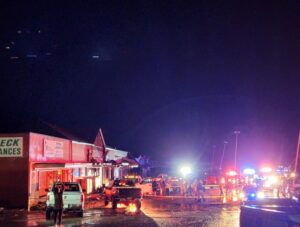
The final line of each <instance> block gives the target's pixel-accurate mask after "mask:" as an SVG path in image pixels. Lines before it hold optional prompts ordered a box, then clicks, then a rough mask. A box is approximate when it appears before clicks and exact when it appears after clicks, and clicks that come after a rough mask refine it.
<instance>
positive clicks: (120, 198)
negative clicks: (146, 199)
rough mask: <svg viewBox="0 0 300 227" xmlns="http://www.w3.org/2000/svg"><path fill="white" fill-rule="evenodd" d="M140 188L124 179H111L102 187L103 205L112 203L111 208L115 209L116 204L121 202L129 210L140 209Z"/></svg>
mask: <svg viewBox="0 0 300 227" xmlns="http://www.w3.org/2000/svg"><path fill="white" fill-rule="evenodd" d="M141 197H142V192H141V189H140V188H138V187H135V186H134V185H133V184H130V183H128V182H126V181H111V182H110V183H109V185H108V186H107V187H105V189H104V205H108V203H109V202H111V203H112V209H116V208H117V205H118V204H123V205H125V206H127V207H129V208H130V211H131V212H135V211H139V210H140V209H141Z"/></svg>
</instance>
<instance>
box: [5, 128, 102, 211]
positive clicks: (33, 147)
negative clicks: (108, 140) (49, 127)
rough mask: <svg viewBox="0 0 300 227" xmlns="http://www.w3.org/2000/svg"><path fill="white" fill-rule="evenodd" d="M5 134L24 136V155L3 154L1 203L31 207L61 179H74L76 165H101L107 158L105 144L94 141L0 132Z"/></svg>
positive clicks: (16, 136)
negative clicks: (93, 143) (94, 163)
mask: <svg viewBox="0 0 300 227" xmlns="http://www.w3.org/2000/svg"><path fill="white" fill-rule="evenodd" d="M1 137H2V138H3V137H4V138H7V137H10V138H11V137H13V138H19V137H21V138H22V141H23V145H22V153H23V155H22V157H1V156H0V181H1V182H2V183H1V186H0V206H1V205H3V206H5V207H11V208H28V209H29V208H30V207H31V206H32V205H34V204H36V203H37V202H38V201H39V199H40V196H43V195H46V192H45V189H46V188H48V187H49V186H50V185H52V183H53V182H54V181H56V180H57V179H60V180H61V181H74V180H75V177H74V176H73V173H74V168H75V167H74V166H81V165H82V166H85V165H90V164H91V162H96V164H99V163H100V164H101V163H102V162H103V160H104V147H96V146H94V145H92V144H87V143H77V142H72V141H70V140H67V139H62V138H57V137H53V136H47V135H43V134H38V133H21V134H0V138H1ZM0 145H1V144H0ZM0 148H1V146H0ZM72 165H74V166H72ZM99 168H101V167H99Z"/></svg>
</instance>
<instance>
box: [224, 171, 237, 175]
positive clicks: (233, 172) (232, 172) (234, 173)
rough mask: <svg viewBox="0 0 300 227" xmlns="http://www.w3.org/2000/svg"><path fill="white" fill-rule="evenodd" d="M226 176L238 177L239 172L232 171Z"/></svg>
mask: <svg viewBox="0 0 300 227" xmlns="http://www.w3.org/2000/svg"><path fill="white" fill-rule="evenodd" d="M226 174H227V175H228V176H236V175H237V172H236V171H233V170H231V171H228V172H227V173H226Z"/></svg>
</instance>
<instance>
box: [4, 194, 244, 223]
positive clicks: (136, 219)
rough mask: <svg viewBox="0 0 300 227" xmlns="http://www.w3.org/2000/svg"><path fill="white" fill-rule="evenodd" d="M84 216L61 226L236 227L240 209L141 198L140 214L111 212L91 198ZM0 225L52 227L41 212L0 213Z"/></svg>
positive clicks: (68, 218) (68, 219)
mask: <svg viewBox="0 0 300 227" xmlns="http://www.w3.org/2000/svg"><path fill="white" fill-rule="evenodd" d="M87 205H88V209H86V210H85V213H84V217H83V218H80V217H74V216H71V215H63V223H62V224H63V226H143V227H144V226H212V227H219V226H220V227H221V226H224V227H225V226H226V227H227V226H231V227H235V226H239V213H240V207H239V206H237V205H236V206H232V205H209V204H201V203H199V202H197V201H194V202H188V203H185V202H182V201H181V202H177V201H166V200H163V199H160V200H156V199H144V200H143V201H142V210H141V212H140V213H136V214H130V213H128V212H127V211H126V209H125V208H119V209H117V211H113V210H112V209H111V207H110V206H107V207H104V206H103V203H102V201H100V200H97V199H94V201H93V200H91V201H90V202H89V203H88V204H87ZM0 226H53V221H52V220H46V219H45V213H44V211H31V212H27V211H24V210H5V211H2V212H0Z"/></svg>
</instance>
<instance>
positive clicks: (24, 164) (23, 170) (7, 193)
mask: <svg viewBox="0 0 300 227" xmlns="http://www.w3.org/2000/svg"><path fill="white" fill-rule="evenodd" d="M16 138H22V139H21V140H22V145H21V146H22V156H21V157H16V156H11V157H3V155H1V157H0V181H1V186H0V207H2V206H4V207H10V208H26V207H27V202H28V176H29V174H28V172H29V166H28V153H29V152H28V148H29V134H28V133H23V134H0V139H1V141H5V140H7V139H16ZM4 143H5V142H4ZM0 145H1V144H0ZM3 145H4V144H3ZM0 147H1V149H2V150H3V147H5V145H4V146H2V145H1V146H0Z"/></svg>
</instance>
